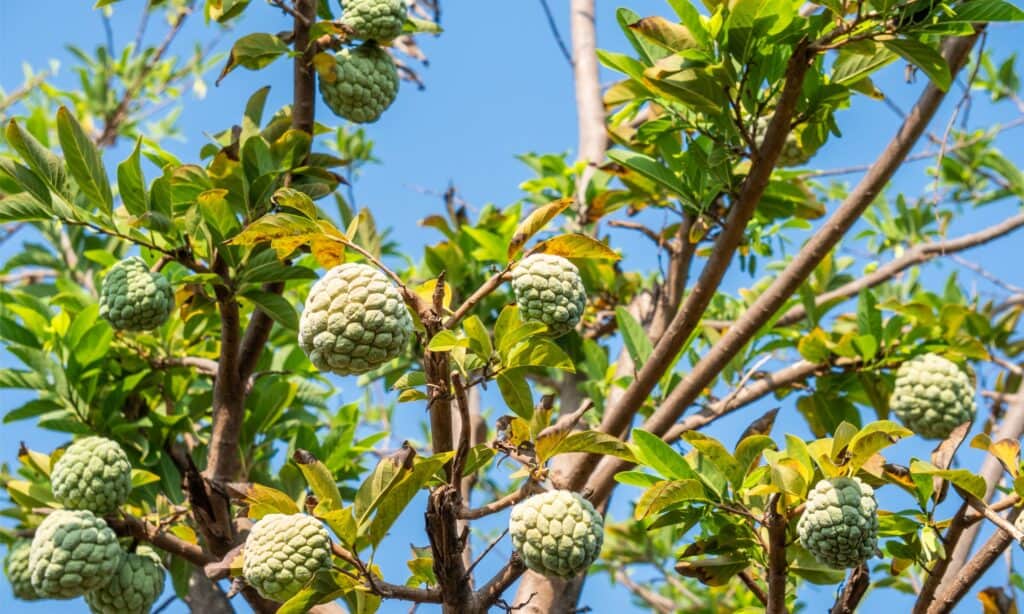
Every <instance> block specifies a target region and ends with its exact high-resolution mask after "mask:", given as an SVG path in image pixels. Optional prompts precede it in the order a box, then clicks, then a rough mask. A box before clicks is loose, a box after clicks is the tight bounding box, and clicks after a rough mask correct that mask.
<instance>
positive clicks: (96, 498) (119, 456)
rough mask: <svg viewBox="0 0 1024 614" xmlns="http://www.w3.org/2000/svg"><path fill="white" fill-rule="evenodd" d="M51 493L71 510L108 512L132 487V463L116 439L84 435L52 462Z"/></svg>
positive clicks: (123, 500) (121, 500)
mask: <svg viewBox="0 0 1024 614" xmlns="http://www.w3.org/2000/svg"><path fill="white" fill-rule="evenodd" d="M50 482H51V483H52V485H53V496H54V497H56V498H57V501H60V503H61V505H63V506H64V507H67V508H69V509H73V510H89V511H90V512H95V513H96V514H99V515H101V516H102V515H104V514H109V513H110V512H112V511H114V510H115V509H117V506H119V505H121V504H122V503H124V502H125V499H127V498H128V493H129V492H130V491H131V489H132V465H131V463H130V462H128V455H127V454H125V453H124V450H122V449H121V446H119V445H117V442H115V441H111V440H109V439H105V438H103V437H85V438H84V439H79V440H78V441H76V442H74V443H73V444H71V445H70V446H68V449H67V450H65V452H64V455H63V456H61V457H60V459H59V460H58V461H57V462H56V463H55V464H54V465H53V471H52V472H51V474H50Z"/></svg>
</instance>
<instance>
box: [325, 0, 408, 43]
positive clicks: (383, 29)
mask: <svg viewBox="0 0 1024 614" xmlns="http://www.w3.org/2000/svg"><path fill="white" fill-rule="evenodd" d="M341 5H342V10H343V11H344V13H343V14H342V16H341V23H342V24H343V25H345V26H348V27H349V28H351V29H352V32H353V38H355V39H358V40H374V41H377V42H381V43H383V42H387V41H390V40H391V39H393V38H395V37H397V36H398V35H399V34H401V33H402V26H403V25H405V16H406V7H405V0H343V2H342V3H341Z"/></svg>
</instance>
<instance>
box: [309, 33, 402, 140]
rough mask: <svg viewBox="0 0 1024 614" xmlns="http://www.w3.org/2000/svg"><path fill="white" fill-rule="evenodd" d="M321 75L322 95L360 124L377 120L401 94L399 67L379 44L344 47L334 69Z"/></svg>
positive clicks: (336, 57) (340, 115)
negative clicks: (397, 67)
mask: <svg viewBox="0 0 1024 614" xmlns="http://www.w3.org/2000/svg"><path fill="white" fill-rule="evenodd" d="M326 77H327V78H325V75H324V74H323V73H321V74H320V95H321V96H323V99H324V102H325V103H326V104H327V106H328V107H329V108H330V109H331V111H334V114H335V115H338V116H339V117H343V118H345V119H347V120H350V121H354V122H357V123H360V124H365V123H371V122H375V121H377V118H379V117H380V115H381V113H383V112H384V111H385V109H387V108H388V107H390V106H391V103H392V102H394V101H395V96H396V95H397V94H398V70H396V69H395V63H394V62H392V61H391V56H389V55H388V54H387V52H385V51H384V50H383V49H381V48H380V47H378V46H377V45H376V44H374V43H372V42H369V43H363V44H362V45H360V46H359V47H356V48H355V49H342V50H341V51H339V52H338V53H337V54H335V56H334V66H333V70H332V71H330V72H329V73H328V74H327V75H326Z"/></svg>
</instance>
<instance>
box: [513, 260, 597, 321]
mask: <svg viewBox="0 0 1024 614" xmlns="http://www.w3.org/2000/svg"><path fill="white" fill-rule="evenodd" d="M512 290H513V292H514V293H515V296H516V304H517V305H519V315H520V317H521V318H522V319H523V320H525V321H531V320H535V321H538V322H543V323H544V324H547V326H548V332H550V333H551V334H552V335H554V336H559V335H563V334H565V333H567V332H569V331H570V330H572V329H573V328H575V327H576V324H577V323H579V321H580V318H581V317H582V316H583V308H584V307H585V306H586V304H587V291H586V288H584V287H583V280H582V279H581V278H580V271H579V269H577V268H576V265H575V264H573V263H571V262H569V261H568V260H566V259H565V258H562V257H561V256H552V255H550V254H534V255H532V256H527V257H526V258H523V260H522V261H521V262H520V263H519V264H518V265H516V267H515V268H514V269H512Z"/></svg>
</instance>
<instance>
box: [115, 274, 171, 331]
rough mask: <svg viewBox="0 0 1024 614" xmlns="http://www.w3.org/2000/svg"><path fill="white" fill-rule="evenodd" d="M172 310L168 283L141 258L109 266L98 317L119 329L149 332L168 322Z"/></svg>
mask: <svg viewBox="0 0 1024 614" xmlns="http://www.w3.org/2000/svg"><path fill="white" fill-rule="evenodd" d="M173 308H174V291H173V290H172V289H171V284H170V283H168V282H167V280H166V279H164V278H163V276H162V275H160V274H159V273H152V272H150V270H149V267H147V266H146V263H145V262H143V261H142V258H138V257H132V258H128V259H126V260H122V261H121V262H118V263H117V264H115V265H114V266H112V267H110V271H108V272H107V276H106V277H105V278H103V287H102V289H101V290H100V315H101V316H103V317H104V318H106V320H107V321H108V322H110V324H111V325H112V326H113V327H114V328H116V329H118V330H152V329H154V328H157V327H158V326H160V325H161V324H163V323H164V322H166V321H167V317H168V316H169V315H171V309H173Z"/></svg>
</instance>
